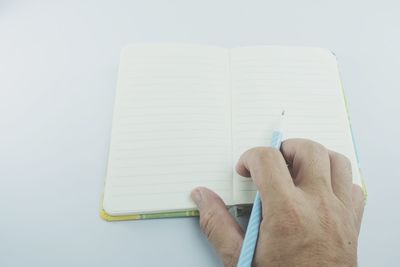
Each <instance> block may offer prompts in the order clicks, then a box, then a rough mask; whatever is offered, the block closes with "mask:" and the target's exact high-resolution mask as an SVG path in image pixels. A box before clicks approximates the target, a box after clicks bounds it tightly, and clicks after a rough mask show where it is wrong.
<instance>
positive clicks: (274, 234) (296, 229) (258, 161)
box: [191, 139, 364, 267]
mask: <svg viewBox="0 0 400 267" xmlns="http://www.w3.org/2000/svg"><path fill="white" fill-rule="evenodd" d="M281 152H282V153H281ZM281 152H279V151H278V150H276V149H273V148H266V147H257V148H253V149H250V150H248V151H246V152H245V153H244V154H243V155H242V156H241V158H240V159H239V162H238V163H237V166H236V171H237V172H238V173H239V174H240V175H242V176H246V177H250V176H251V177H252V179H253V181H254V183H255V185H256V187H257V189H258V191H259V193H260V198H261V202H262V217H263V219H262V221H261V225H260V233H259V238H258V243H257V248H256V252H255V256H254V260H253V264H254V265H255V266H269V267H272V266H299V267H301V266H308V267H310V266H311V267H312V266H357V241H358V234H359V231H360V226H361V219H362V214H363V210H364V194H363V191H362V189H361V188H360V187H359V186H357V185H353V184H352V173H351V164H350V161H349V160H348V159H347V158H346V157H345V156H343V155H341V154H339V153H336V152H333V151H330V150H327V149H326V148H325V147H323V146H322V145H320V144H318V143H315V142H313V141H309V140H305V139H289V140H286V141H285V142H283V143H282V147H281ZM191 196H192V199H193V200H194V201H195V203H196V204H197V206H198V209H199V211H200V226H201V228H202V230H203V231H204V233H205V234H206V235H207V238H208V239H209V241H210V242H211V243H212V244H213V246H214V248H215V249H216V251H217V253H218V255H219V256H220V257H221V260H222V262H223V263H224V265H225V266H236V264H237V261H238V258H239V254H240V249H241V246H242V242H243V236H244V235H243V232H242V230H241V228H240V226H239V225H238V224H237V222H236V221H235V219H234V218H233V217H232V216H231V215H230V214H229V212H228V211H227V209H226V206H225V204H224V202H223V201H222V199H221V198H220V197H219V196H218V195H216V194H215V193H214V192H212V191H211V190H209V189H207V188H202V187H200V188H196V189H195V190H193V191H192V194H191Z"/></svg>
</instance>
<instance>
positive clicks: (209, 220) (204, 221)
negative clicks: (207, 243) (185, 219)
mask: <svg viewBox="0 0 400 267" xmlns="http://www.w3.org/2000/svg"><path fill="white" fill-rule="evenodd" d="M215 216H216V212H215V210H208V211H206V212H204V213H203V214H201V215H200V228H201V229H202V231H203V232H204V234H205V235H206V236H207V238H210V237H211V236H212V234H213V232H214V231H215V227H216V223H215Z"/></svg>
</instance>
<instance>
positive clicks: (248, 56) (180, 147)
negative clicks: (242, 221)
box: [101, 44, 360, 220]
mask: <svg viewBox="0 0 400 267" xmlns="http://www.w3.org/2000/svg"><path fill="white" fill-rule="evenodd" d="M283 108H284V109H285V110H286V115H285V116H286V123H285V129H284V135H285V136H284V138H291V137H303V138H309V139H313V140H315V141H317V142H320V143H322V144H324V145H325V146H326V147H328V148H329V149H332V150H336V151H338V152H341V153H343V154H345V155H346V156H347V157H349V158H350V159H351V161H352V164H353V176H354V178H353V179H354V183H359V184H360V175H359V171H358V164H357V159H356V152H355V149H354V144H353V141H352V135H351V129H350V124H349V120H348V116H347V112H346V104H345V99H344V95H343V91H342V86H341V81H340V77H339V72H338V68H337V63H336V58H335V56H334V55H333V54H332V53H331V52H330V51H328V50H325V49H321V48H310V47H280V46H270V47H269V46H265V47H263V46H260V47H243V48H234V49H225V48H219V47H212V46H200V45H180V44H139V45H131V46H128V47H126V48H124V49H123V50H122V54H121V61H120V67H119V75H118V84H117V91H116V99H115V107H114V115H113V124H112V134H111V144H110V149H109V160H108V168H107V174H106V181H105V190H104V198H103V207H102V210H101V216H102V217H103V218H104V219H106V220H119V219H141V218H159V217H176V216H191V215H195V214H196V212H195V205H194V203H193V202H192V201H191V199H190V196H189V195H190V192H191V190H192V189H193V188H195V187H196V186H205V187H208V188H210V189H211V190H214V191H215V192H217V193H218V194H219V195H220V196H221V197H222V198H223V200H224V201H225V202H226V204H227V205H239V204H248V203H251V202H252V201H253V199H254V196H255V192H256V191H255V190H256V189H255V187H254V185H253V183H252V181H251V179H249V178H244V177H240V176H239V175H238V174H237V173H236V172H235V171H234V167H235V164H236V162H237V160H238V158H239V157H240V155H241V154H242V153H243V152H244V151H245V150H247V149H249V148H251V147H254V146H266V145H268V144H269V143H270V140H269V139H270V136H271V132H272V128H273V126H274V124H275V122H276V119H277V118H278V117H279V114H280V113H281V111H282V109H283Z"/></svg>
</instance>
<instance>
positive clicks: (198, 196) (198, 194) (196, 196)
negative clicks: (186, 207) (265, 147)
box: [190, 189, 202, 208]
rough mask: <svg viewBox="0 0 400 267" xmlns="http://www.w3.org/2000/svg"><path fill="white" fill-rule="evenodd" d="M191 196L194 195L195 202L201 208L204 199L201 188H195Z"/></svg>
mask: <svg viewBox="0 0 400 267" xmlns="http://www.w3.org/2000/svg"><path fill="white" fill-rule="evenodd" d="M190 196H191V197H192V199H193V201H194V203H196V205H197V207H198V208H200V205H201V201H202V196H201V191H200V189H195V190H193V191H192V193H191V194H190Z"/></svg>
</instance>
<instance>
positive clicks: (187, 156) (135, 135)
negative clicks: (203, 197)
mask: <svg viewBox="0 0 400 267" xmlns="http://www.w3.org/2000/svg"><path fill="white" fill-rule="evenodd" d="M228 56H229V52H228V51H227V50H225V49H222V48H214V47H202V46H195V45H173V44H164V45H156V44H148V45H134V46H130V47H127V48H125V49H124V50H123V52H122V55H121V61H120V69H119V77H118V85H117V92H116V100H115V109H114V118H113V126H112V137H111V145H110V152H109V162H108V170H107V177H106V185H105V195H104V203H103V206H104V209H105V211H106V212H107V213H109V214H111V215H121V214H134V213H146V212H160V211H161V212H162V211H172V210H186V209H192V208H194V204H193V202H192V201H191V199H190V196H189V194H190V192H191V190H192V189H193V188H194V187H196V186H207V187H208V188H210V189H212V190H214V191H216V192H217V193H218V194H219V195H220V196H221V197H222V198H223V199H224V200H225V201H226V202H227V203H230V202H231V199H232V191H233V189H232V153H231V128H230V123H231V121H230V108H231V107H230V92H229V88H228V71H229V69H228V62H229V60H228V59H229V58H228Z"/></svg>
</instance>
